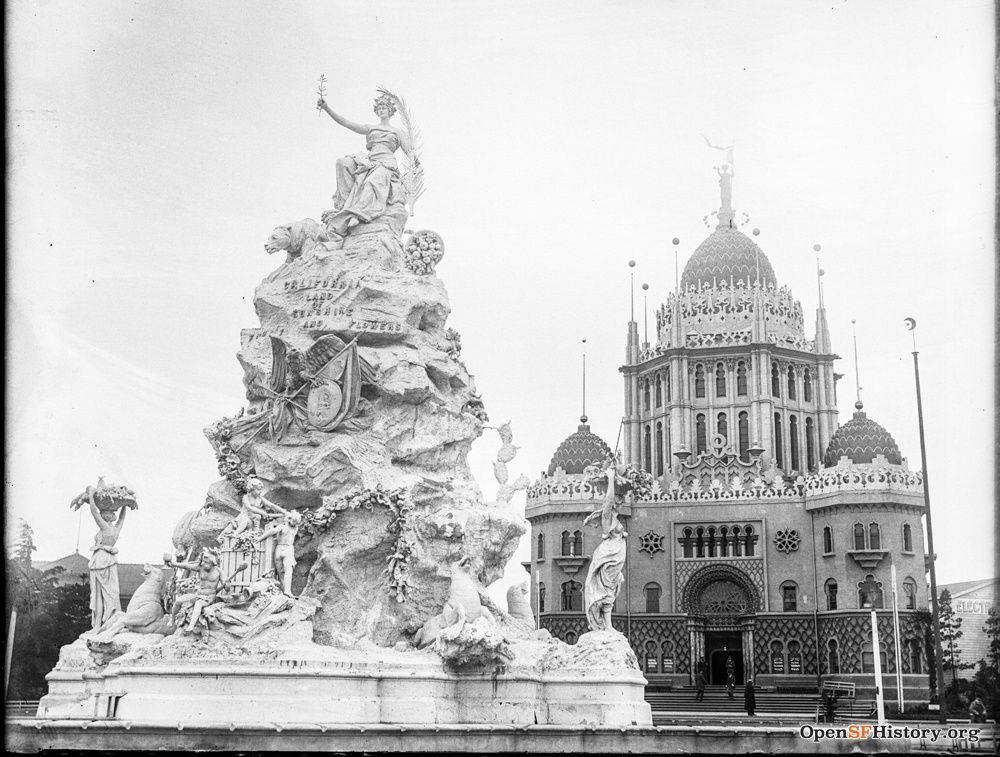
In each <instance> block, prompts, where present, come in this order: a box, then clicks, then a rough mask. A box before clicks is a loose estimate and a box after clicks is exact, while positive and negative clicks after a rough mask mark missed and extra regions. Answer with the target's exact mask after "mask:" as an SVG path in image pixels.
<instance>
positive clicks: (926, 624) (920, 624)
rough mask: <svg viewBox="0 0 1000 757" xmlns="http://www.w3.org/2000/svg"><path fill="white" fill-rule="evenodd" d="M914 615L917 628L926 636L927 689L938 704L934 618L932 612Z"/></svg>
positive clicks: (916, 612)
mask: <svg viewBox="0 0 1000 757" xmlns="http://www.w3.org/2000/svg"><path fill="white" fill-rule="evenodd" d="M913 614H914V618H915V620H916V622H917V628H918V629H920V631H922V632H923V635H924V650H925V651H926V653H927V688H928V690H929V691H930V692H931V701H932V702H936V701H938V700H937V662H936V656H935V655H936V652H935V650H936V647H935V646H934V625H933V623H932V622H931V619H932V617H933V616H932V615H931V611H930V610H916V611H915V612H914V613H913Z"/></svg>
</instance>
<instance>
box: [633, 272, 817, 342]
mask: <svg viewBox="0 0 1000 757" xmlns="http://www.w3.org/2000/svg"><path fill="white" fill-rule="evenodd" d="M758 302H759V303H760V305H759V306H760V308H761V309H762V310H763V312H764V315H765V316H766V318H767V323H768V326H770V327H771V329H772V330H770V331H768V333H767V340H768V341H769V342H774V343H775V344H785V343H786V342H787V343H788V344H789V345H790V346H795V347H797V348H799V349H811V347H807V345H809V344H810V343H809V342H807V341H806V340H805V337H804V334H805V320H804V318H803V314H802V305H801V303H799V302H798V301H797V300H796V299H795V298H794V297H793V296H792V292H791V290H790V289H789V288H788V287H787V286H782V287H775V286H774V285H773V284H767V285H766V286H760V285H759V284H757V283H756V282H753V283H747V282H746V281H734V282H729V281H718V282H715V283H714V284H709V283H707V282H703V283H701V284H700V285H694V284H692V285H690V286H689V287H688V288H687V289H686V290H684V291H683V292H681V293H680V294H679V295H675V294H674V293H672V292H671V293H670V295H668V297H667V301H666V302H665V303H664V304H663V305H661V306H660V308H659V309H658V310H657V311H656V333H657V341H658V342H659V345H658V346H662V347H679V346H681V345H678V344H672V343H671V340H672V339H673V335H672V328H673V321H674V316H675V310H679V313H680V318H681V322H682V324H683V333H684V340H685V346H688V347H704V346H715V345H718V344H742V343H745V342H741V341H739V340H740V339H742V338H743V337H742V334H743V332H745V331H746V327H748V326H749V325H750V323H751V322H752V320H753V316H754V310H755V308H756V307H757V303H758ZM706 339H707V340H708V341H705V340H706ZM793 343H794V344H793ZM649 352H650V355H649V357H655V348H654V350H649ZM649 357H645V358H644V359H649Z"/></svg>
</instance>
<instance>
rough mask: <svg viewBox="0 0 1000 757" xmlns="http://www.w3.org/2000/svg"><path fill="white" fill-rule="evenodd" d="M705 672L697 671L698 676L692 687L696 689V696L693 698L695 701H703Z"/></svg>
mask: <svg viewBox="0 0 1000 757" xmlns="http://www.w3.org/2000/svg"><path fill="white" fill-rule="evenodd" d="M705 683H706V680H705V671H703V670H699V671H698V676H697V677H696V678H695V681H694V685H695V687H696V688H697V689H698V694H697V695H696V696H695V701H697V702H701V701H702V700H704V699H705Z"/></svg>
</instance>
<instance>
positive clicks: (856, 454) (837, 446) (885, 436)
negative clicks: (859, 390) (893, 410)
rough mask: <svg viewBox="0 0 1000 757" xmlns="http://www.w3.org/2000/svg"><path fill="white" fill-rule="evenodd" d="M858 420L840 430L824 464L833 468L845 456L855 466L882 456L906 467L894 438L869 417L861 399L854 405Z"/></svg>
mask: <svg viewBox="0 0 1000 757" xmlns="http://www.w3.org/2000/svg"><path fill="white" fill-rule="evenodd" d="M854 407H855V408H856V410H855V413H854V417H853V418H851V420H849V421H848V422H847V423H845V424H844V425H843V426H841V427H840V428H839V429H837V433H835V434H834V435H833V438H832V439H830V445H829V446H828V447H827V448H826V455H824V457H823V464H824V466H825V467H827V468H832V467H833V466H835V465H836V464H837V462H838V461H839V460H840V458H842V457H846V458H847V459H848V460H850V461H851V462H852V463H855V464H858V463H870V462H873V461H874V460H875V458H876V456H878V455H883V456H884V457H885V459H886V460H887V461H888V462H889V463H891V464H892V465H902V464H903V456H902V454H900V451H899V447H898V446H896V441H895V440H894V439H893V438H892V435H891V434H890V433H889V432H888V431H886V430H885V428H883V427H882V426H880V425H879V424H878V423H876V422H875V421H873V420H872V419H871V418H869V417H868V416H867V415H866V414H865V412H864V410H863V408H864V404H863V403H862V402H861V400H858V401H857V402H855V403H854Z"/></svg>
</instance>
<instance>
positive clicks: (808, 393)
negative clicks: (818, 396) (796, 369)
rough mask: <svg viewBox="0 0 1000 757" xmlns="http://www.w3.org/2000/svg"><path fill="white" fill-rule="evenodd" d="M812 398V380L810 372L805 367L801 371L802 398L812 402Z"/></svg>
mask: <svg viewBox="0 0 1000 757" xmlns="http://www.w3.org/2000/svg"><path fill="white" fill-rule="evenodd" d="M812 398H813V382H812V373H810V371H809V369H808V368H806V369H805V370H804V371H803V372H802V399H804V400H805V401H806V402H812Z"/></svg>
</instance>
